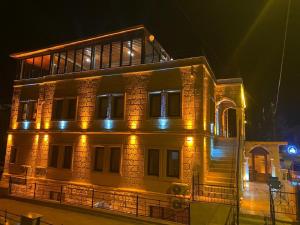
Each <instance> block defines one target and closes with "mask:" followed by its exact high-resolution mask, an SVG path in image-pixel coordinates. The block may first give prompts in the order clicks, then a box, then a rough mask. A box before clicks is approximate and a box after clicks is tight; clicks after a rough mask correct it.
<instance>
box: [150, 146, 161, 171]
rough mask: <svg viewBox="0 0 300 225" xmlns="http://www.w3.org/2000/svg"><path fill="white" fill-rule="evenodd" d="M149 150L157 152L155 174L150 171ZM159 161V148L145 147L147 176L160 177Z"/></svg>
mask: <svg viewBox="0 0 300 225" xmlns="http://www.w3.org/2000/svg"><path fill="white" fill-rule="evenodd" d="M150 151H157V153H158V163H157V166H158V171H157V172H158V173H157V174H155V173H150ZM160 161H161V149H158V148H148V149H147V161H146V162H147V172H146V174H147V176H153V177H160V170H161V165H160Z"/></svg>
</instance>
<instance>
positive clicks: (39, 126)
mask: <svg viewBox="0 0 300 225" xmlns="http://www.w3.org/2000/svg"><path fill="white" fill-rule="evenodd" d="M35 128H36V129H38V130H39V129H40V128H41V123H40V122H38V123H36V124H35Z"/></svg>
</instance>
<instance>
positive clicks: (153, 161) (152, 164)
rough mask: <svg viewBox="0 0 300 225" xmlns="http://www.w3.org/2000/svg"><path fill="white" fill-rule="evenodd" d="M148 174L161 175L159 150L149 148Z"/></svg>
mask: <svg viewBox="0 0 300 225" xmlns="http://www.w3.org/2000/svg"><path fill="white" fill-rule="evenodd" d="M148 175H151V176H159V150H158V149H149V150H148Z"/></svg>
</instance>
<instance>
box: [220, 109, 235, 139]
mask: <svg viewBox="0 0 300 225" xmlns="http://www.w3.org/2000/svg"><path fill="white" fill-rule="evenodd" d="M222 120H223V134H224V136H225V137H227V138H230V137H236V136H237V120H236V109H234V108H227V109H225V110H224V112H223V118H222Z"/></svg>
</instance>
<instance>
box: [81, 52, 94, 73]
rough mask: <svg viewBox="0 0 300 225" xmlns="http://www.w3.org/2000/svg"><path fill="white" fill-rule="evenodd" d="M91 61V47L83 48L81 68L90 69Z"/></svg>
mask: <svg viewBox="0 0 300 225" xmlns="http://www.w3.org/2000/svg"><path fill="white" fill-rule="evenodd" d="M91 61H92V48H91V47H87V48H84V50H83V62H82V70H84V71H86V70H90V69H91Z"/></svg>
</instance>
